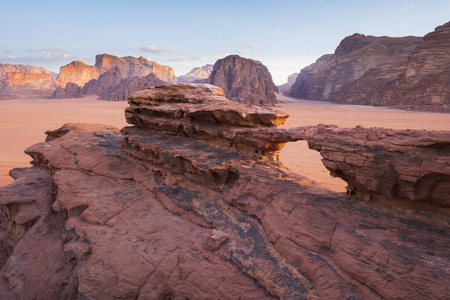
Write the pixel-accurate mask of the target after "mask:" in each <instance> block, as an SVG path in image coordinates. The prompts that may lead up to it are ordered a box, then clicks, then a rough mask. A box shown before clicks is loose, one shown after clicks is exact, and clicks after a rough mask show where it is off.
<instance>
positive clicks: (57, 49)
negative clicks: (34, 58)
mask: <svg viewBox="0 0 450 300" xmlns="http://www.w3.org/2000/svg"><path fill="white" fill-rule="evenodd" d="M27 52H60V53H64V52H67V50H65V49H61V48H31V49H28V50H27Z"/></svg>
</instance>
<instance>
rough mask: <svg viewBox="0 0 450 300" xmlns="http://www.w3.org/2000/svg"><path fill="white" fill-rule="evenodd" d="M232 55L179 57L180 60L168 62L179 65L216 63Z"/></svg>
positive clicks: (173, 59) (175, 59)
mask: <svg viewBox="0 0 450 300" xmlns="http://www.w3.org/2000/svg"><path fill="white" fill-rule="evenodd" d="M228 55H230V54H229V53H224V54H216V55H209V56H190V57H178V58H172V59H168V60H167V61H168V62H179V63H189V62H200V61H206V62H216V60H218V59H221V58H224V57H225V56H228Z"/></svg>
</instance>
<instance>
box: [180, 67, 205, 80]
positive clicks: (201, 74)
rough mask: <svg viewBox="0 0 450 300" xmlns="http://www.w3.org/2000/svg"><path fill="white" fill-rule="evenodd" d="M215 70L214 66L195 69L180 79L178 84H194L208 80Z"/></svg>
mask: <svg viewBox="0 0 450 300" xmlns="http://www.w3.org/2000/svg"><path fill="white" fill-rule="evenodd" d="M212 70H213V65H205V66H203V67H197V68H193V69H192V70H191V71H190V72H189V73H187V74H185V75H183V76H180V77H178V82H194V81H196V80H199V79H207V78H208V77H209V75H211V72H212Z"/></svg>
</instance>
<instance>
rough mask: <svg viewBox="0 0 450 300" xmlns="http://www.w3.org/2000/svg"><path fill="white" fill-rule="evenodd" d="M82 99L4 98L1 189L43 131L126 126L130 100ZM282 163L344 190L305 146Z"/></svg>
mask: <svg viewBox="0 0 450 300" xmlns="http://www.w3.org/2000/svg"><path fill="white" fill-rule="evenodd" d="M278 97H279V100H280V101H281V102H282V103H280V104H279V105H278V106H277V107H276V109H278V110H281V111H284V112H286V113H288V114H289V115H290V118H288V120H287V122H286V124H285V125H284V126H283V127H285V128H289V127H294V126H304V125H317V124H335V125H338V126H339V127H355V126H357V125H362V126H364V127H388V128H394V129H427V130H449V131H450V114H444V113H429V112H412V111H402V110H395V109H388V108H383V107H370V106H358V105H339V104H332V103H326V102H315V101H305V100H295V99H292V98H289V97H285V96H282V95H279V96H278ZM96 98H97V97H94V96H91V97H86V98H83V99H58V100H42V99H40V100H4V101H0V186H4V185H6V184H9V183H11V182H12V181H13V179H12V178H11V177H9V175H8V172H9V170H10V169H12V168H15V167H26V166H29V165H30V164H29V161H30V157H28V156H27V155H26V154H25V153H24V150H25V149H26V148H27V147H29V146H31V145H33V144H35V143H39V142H43V141H44V140H45V136H46V135H45V131H46V130H52V129H56V128H59V127H60V126H62V125H63V124H64V123H101V124H108V125H113V126H116V127H118V128H121V127H123V126H126V125H127V124H126V122H125V118H124V109H125V107H126V106H127V102H125V101H121V102H111V101H102V100H97V99H96ZM280 157H281V161H282V162H283V163H284V164H285V165H286V166H287V167H289V168H290V169H291V170H293V171H294V172H296V173H298V174H301V175H303V176H306V177H308V178H310V179H312V180H314V181H316V182H317V183H318V184H320V185H322V186H324V187H327V188H329V189H331V190H333V191H337V192H344V191H345V186H346V184H345V183H344V182H343V181H342V180H340V179H338V178H333V177H331V176H330V175H329V172H328V171H327V170H326V169H325V167H324V166H323V165H322V163H321V157H320V154H319V153H318V152H316V151H313V150H310V149H308V146H307V143H306V142H304V141H299V142H296V143H288V144H287V145H286V146H285V147H284V148H283V150H281V154H280Z"/></svg>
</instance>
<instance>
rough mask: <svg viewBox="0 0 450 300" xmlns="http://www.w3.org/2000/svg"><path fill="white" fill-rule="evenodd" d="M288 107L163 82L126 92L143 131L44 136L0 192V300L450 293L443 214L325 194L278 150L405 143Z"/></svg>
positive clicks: (88, 129) (66, 131)
mask: <svg viewBox="0 0 450 300" xmlns="http://www.w3.org/2000/svg"><path fill="white" fill-rule="evenodd" d="M286 117H287V115H286V114H284V113H281V112H277V111H274V110H271V109H267V108H264V109H263V108H259V107H255V106H252V105H249V106H247V105H242V104H238V103H235V102H231V101H228V100H227V99H226V98H225V97H224V94H223V91H221V90H220V89H219V88H217V87H214V86H210V85H189V84H181V85H165V86H161V87H159V88H155V89H150V90H145V91H141V92H137V93H135V94H133V95H132V96H131V97H130V107H129V108H128V109H127V110H126V118H127V121H128V122H129V123H132V124H134V125H135V126H130V127H125V128H123V129H122V130H121V133H119V132H118V129H115V128H112V127H109V126H106V125H85V124H84V125H83V124H66V125H64V126H63V127H61V128H59V129H57V130H54V131H49V132H47V135H48V137H47V140H46V142H45V143H39V144H36V145H33V146H31V147H30V148H28V149H27V150H26V153H28V154H29V155H30V156H31V157H32V158H33V164H34V165H35V168H32V169H28V170H16V171H14V172H13V173H12V175H13V176H14V177H15V178H17V179H16V181H15V183H13V184H12V185H9V186H7V187H4V188H1V189H0V204H1V205H0V207H1V209H2V212H3V218H1V217H0V224H1V225H2V228H3V231H1V234H2V235H1V236H2V237H3V243H2V244H1V246H2V247H3V248H5V247H6V248H7V249H8V250H7V251H2V252H3V253H6V256H7V261H6V263H5V264H4V265H3V267H2V270H1V273H2V276H1V277H0V298H2V299H11V298H14V297H15V298H19V299H20V298H22V299H26V298H30V297H34V298H36V299H43V298H47V299H48V298H53V299H64V298H65V299H74V298H78V299H113V298H121V299H161V298H162V299H166V298H170V299H186V298H189V299H191V298H193V299H239V298H240V299H273V298H274V299H310V298H312V299H318V298H322V299H348V298H351V299H380V298H388V299H418V298H419V299H447V298H449V297H450V288H449V287H450V276H449V275H450V267H449V266H450V260H449V256H450V255H449V254H450V253H449V247H448V236H449V234H450V228H449V223H445V222H438V221H436V220H435V219H434V218H433V215H430V214H426V213H424V214H419V213H415V214H412V213H411V212H410V211H409V210H402V209H392V208H391V207H385V206H383V205H379V204H378V203H375V202H360V201H355V200H352V199H348V198H347V197H346V196H345V195H342V194H336V193H331V192H330V191H327V190H324V189H321V188H319V187H317V186H315V185H314V184H313V183H311V181H310V180H308V179H306V178H304V177H302V176H300V175H297V174H293V173H291V172H290V171H289V170H288V169H286V168H285V167H283V166H282V164H281V163H280V162H279V161H277V160H276V158H277V155H276V154H277V149H280V148H281V147H282V145H283V144H284V143H285V142H287V141H294V140H298V139H307V140H308V141H310V142H311V145H312V146H313V147H315V148H316V149H318V150H320V151H322V152H323V151H326V150H329V149H328V148H331V147H335V148H336V143H337V142H341V144H342V145H341V148H342V151H344V153H348V152H345V151H351V149H352V147H356V145H357V144H358V142H359V141H363V140H364V136H365V135H366V136H369V137H370V138H367V139H366V142H365V144H366V146H367V147H370V146H371V145H372V146H373V147H374V148H376V149H378V150H377V151H376V153H375V154H383V153H389V152H390V151H391V152H393V153H394V152H398V151H399V149H400V150H401V149H403V145H402V144H401V143H400V144H398V145H397V144H392V145H390V144H389V143H387V142H383V143H382V142H381V140H380V138H381V139H382V138H383V136H382V135H381V136H380V138H378V136H374V137H372V135H373V134H375V135H376V133H378V131H377V130H366V131H365V130H363V129H355V130H354V131H351V130H350V131H348V130H347V132H346V133H347V134H345V130H338V129H336V128H331V127H324V126H318V127H309V128H293V129H290V130H282V129H277V128H276V125H278V124H281V123H283V122H284V120H285V119H286ZM335 131H336V138H333V133H334V132H335ZM390 133H392V134H398V133H397V132H394V131H392V132H390ZM328 134H330V135H331V136H328ZM344 136H345V138H346V140H343V139H344ZM400 136H401V135H400ZM440 138H441V137H440V136H439V135H437V134H436V135H430V136H429V140H428V141H426V140H425V139H422V140H420V141H421V142H420V144H419V145H418V146H417V147H416V148H417V149H420V147H421V146H425V150H424V152H423V153H429V154H431V152H430V150H429V147H428V146H430V143H431V141H432V140H434V139H437V140H436V142H437V144H436V145H435V146H436V147H437V149H439V145H440V144H441V142H442V140H441V139H440ZM324 139H325V140H324ZM328 139H330V142H328V141H327V140H328ZM353 139H355V143H354V144H353V143H352V140H353ZM392 139H394V138H392V137H391V136H389V138H388V142H389V141H391V140H392ZM372 142H373V144H371V143H372ZM383 145H390V147H391V148H389V147H386V148H387V149H384V148H377V147H381V146H383ZM396 145H397V146H396ZM319 148H320V149H319ZM335 148H333V149H335ZM431 148H432V147H431ZM431 148H430V149H431ZM405 149H406V148H405ZM410 150H411V149H410ZM439 151H440V150H437V151H436V153H435V155H436V156H435V157H441V156H440V155H441V152H439ZM419 152H420V151H419ZM368 153H369V151H367V152H363V153H362V155H363V156H364V157H365V158H370V155H368ZM408 153H409V152H405V156H406V158H408V157H407V156H408ZM413 153H417V151H416V152H413ZM423 153H419V154H423ZM348 157H349V159H347V160H346V161H347V163H352V157H350V156H348ZM386 157H387V156H386ZM424 157H425V156H424ZM406 158H405V159H406ZM411 159H412V160H417V156H416V154H414V155H412V156H411ZM367 161H369V160H367ZM406 161H407V160H406ZM424 161H425V160H424ZM444 163H445V161H444ZM424 164H425V163H424ZM435 166H436V165H435ZM430 168H434V167H433V166H431V167H430ZM32 190H36V192H32ZM437 204H438V203H434V204H431V205H434V206H436V207H437ZM444 212H445V211H444ZM448 215H449V214H447V216H448ZM43 249H45V250H43ZM0 258H1V257H0ZM5 258H6V257H4V258H3V261H4V259H5ZM0 261H1V260H0ZM42 261H45V262H46V263H45V264H43V263H42ZM43 274H45V276H44V277H43ZM47 274H48V275H47ZM43 278H48V279H47V280H43ZM38 283H39V284H38Z"/></svg>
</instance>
